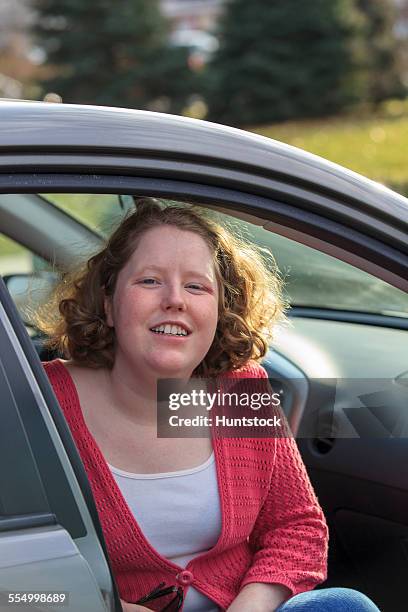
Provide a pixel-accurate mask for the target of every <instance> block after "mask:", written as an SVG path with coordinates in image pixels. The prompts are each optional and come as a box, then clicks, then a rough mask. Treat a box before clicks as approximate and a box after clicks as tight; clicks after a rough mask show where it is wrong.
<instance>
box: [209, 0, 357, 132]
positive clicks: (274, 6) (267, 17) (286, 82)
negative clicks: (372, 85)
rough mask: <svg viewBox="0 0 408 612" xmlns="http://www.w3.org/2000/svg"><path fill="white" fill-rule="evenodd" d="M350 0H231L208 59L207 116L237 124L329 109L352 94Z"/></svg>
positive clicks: (335, 109)
mask: <svg viewBox="0 0 408 612" xmlns="http://www.w3.org/2000/svg"><path fill="white" fill-rule="evenodd" d="M354 18H355V14H354V12H353V5H352V2H351V0H312V1H310V2H305V1H304V0H273V1H272V2H271V0H252V1H251V2H248V0H229V1H227V4H226V7H225V12H224V15H223V17H222V18H221V20H220V27H219V39H220V47H219V50H218V52H217V53H216V54H215V55H214V58H213V60H212V62H210V64H209V65H208V67H207V71H208V74H207V83H208V84H207V93H206V98H207V103H208V107H209V114H208V117H207V118H208V119H210V120H213V121H219V122H223V123H229V124H233V125H249V124H257V123H262V122H268V121H280V120H284V119H290V118H293V117H310V116H318V115H324V114H330V113H334V112H336V111H338V110H339V109H341V108H343V107H344V106H345V105H347V104H348V103H349V102H351V101H352V100H353V96H354V95H356V94H355V91H354V90H355V83H354V82H353V78H352V74H353V57H352V52H351V49H350V44H349V43H350V39H351V37H352V36H353V34H354V31H355V29H356V27H357V26H353V25H352V21H353V19H354Z"/></svg>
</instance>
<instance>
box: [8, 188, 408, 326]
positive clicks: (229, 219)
mask: <svg viewBox="0 0 408 612" xmlns="http://www.w3.org/2000/svg"><path fill="white" fill-rule="evenodd" d="M41 198H42V199H45V200H46V201H47V202H50V203H52V205H53V206H57V207H58V208H60V209H62V210H63V211H64V212H65V213H67V214H68V215H70V216H72V217H74V218H76V219H80V220H81V223H83V224H84V226H86V227H88V228H91V229H92V230H94V231H95V232H96V233H97V234H99V235H100V236H101V237H107V236H109V235H110V234H111V232H112V231H113V229H114V228H115V226H116V225H117V224H118V223H119V222H120V220H121V219H122V218H123V216H124V215H125V214H127V213H128V212H129V211H131V210H132V208H133V207H134V200H133V197H132V196H128V195H123V196H118V195H115V194H102V195H100V194H45V195H44V194H41ZM162 202H163V203H164V204H166V203H170V200H166V201H164V200H162ZM33 212H34V211H33ZM208 213H209V214H210V215H211V216H212V217H213V218H215V219H216V220H218V221H219V222H220V223H222V224H223V225H226V226H227V227H228V228H229V229H230V230H231V231H233V232H234V233H236V234H238V235H239V236H241V237H243V238H244V239H245V240H250V241H253V242H255V243H256V244H257V245H258V246H260V247H261V248H263V249H264V254H265V257H266V258H268V259H269V261H270V262H271V265H273V261H276V264H277V266H278V269H279V270H280V273H281V275H282V277H283V279H284V281H285V286H286V294H287V297H288V300H289V302H290V305H291V306H297V307H307V308H316V309H336V310H343V311H352V312H362V313H372V314H381V315H387V316H390V317H392V316H396V317H408V295H407V294H406V293H405V292H403V291H401V290H399V289H397V288H395V287H393V286H391V285H389V284H387V283H386V282H384V281H382V280H380V279H378V278H376V277H374V276H372V275H370V274H368V273H367V272H364V271H362V270H359V269H357V268H355V267H353V266H351V265H349V264H347V263H344V262H342V261H340V260H338V259H335V258H334V257H330V256H329V255H327V254H325V253H321V252H319V251H317V250H315V249H312V248H310V247H308V246H305V245H303V244H300V243H297V242H295V241H293V240H290V239H288V238H286V237H283V236H280V235H278V234H276V233H273V232H270V231H268V230H266V229H264V228H263V227H262V226H260V225H255V224H253V223H250V222H247V221H244V220H242V219H239V218H237V217H235V216H232V215H229V214H225V213H220V212H218V211H217V212H216V211H214V210H213V209H211V210H208ZM61 240H62V241H63V236H61ZM66 247H67V250H68V253H69V251H70V249H71V250H72V259H73V260H74V257H75V256H77V255H78V244H77V245H70V244H67V245H66ZM50 269H52V267H50V265H49V264H47V262H46V261H45V260H43V259H41V258H38V257H37V256H35V255H33V254H32V253H30V251H29V250H27V249H23V248H22V247H21V246H20V245H18V244H17V243H16V242H13V241H11V240H9V239H6V238H4V237H3V238H2V240H1V241H0V272H1V273H2V274H13V273H18V272H20V271H24V272H28V271H33V272H37V273H38V272H39V271H46V270H50Z"/></svg>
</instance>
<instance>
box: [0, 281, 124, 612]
mask: <svg viewBox="0 0 408 612" xmlns="http://www.w3.org/2000/svg"><path fill="white" fill-rule="evenodd" d="M0 335H1V340H2V341H1V343H0V357H1V359H0V363H1V368H0V382H2V391H3V394H2V400H3V401H2V405H1V410H2V421H3V422H4V423H6V424H7V426H6V427H5V428H4V429H2V432H1V435H2V436H3V444H2V447H1V448H2V451H1V452H2V459H6V461H5V462H4V461H2V463H1V481H2V485H3V486H2V489H1V495H0V499H1V507H0V512H1V514H0V535H1V539H0V546H1V545H2V544H3V551H1V550H0V558H2V559H6V561H4V562H3V568H2V569H1V570H0V585H1V587H2V588H3V589H6V591H7V589H9V588H10V584H11V582H10V580H9V578H10V572H11V573H12V574H13V575H15V577H16V579H15V581H14V584H15V585H16V587H15V588H16V589H18V590H20V591H21V590H23V586H22V583H21V584H20V586H19V583H18V581H19V577H21V579H23V577H24V566H25V564H26V561H25V559H26V557H25V556H24V552H23V551H24V549H25V547H26V546H27V545H28V543H29V542H32V541H33V539H34V540H35V538H36V539H37V540H38V541H39V542H40V541H41V538H43V539H44V538H45V537H46V535H47V536H48V542H49V543H50V545H49V546H48V548H47V547H43V549H42V552H39V554H40V555H42V554H43V553H44V556H43V557H40V559H39V560H38V564H39V566H38V567H36V566H37V563H36V562H33V563H32V564H31V565H32V567H31V566H30V576H31V577H32V580H33V584H31V583H30V585H29V586H27V589H32V588H34V583H35V576H37V589H36V590H37V591H38V590H41V588H42V587H41V585H42V584H43V582H41V581H40V580H39V576H40V573H39V572H40V571H42V566H43V565H44V568H45V566H46V565H47V564H48V563H49V561H47V554H48V553H49V554H50V555H51V556H50V559H51V560H52V559H54V558H55V556H56V552H57V556H58V552H61V562H60V561H58V562H56V561H55V559H54V561H52V562H51V561H50V565H52V566H53V571H52V572H51V571H50V572H48V573H46V574H45V575H46V576H47V580H45V582H46V586H48V587H49V590H55V591H57V590H58V589H61V586H60V585H63V584H67V585H68V584H69V585H71V584H72V587H74V586H75V582H76V580H77V578H75V576H78V577H81V580H80V581H79V582H78V584H79V585H80V587H81V588H80V589H79V591H77V593H81V594H82V595H81V596H84V595H85V599H84V600H82V601H83V604H84V605H85V609H88V608H87V607H86V606H88V604H89V606H91V608H92V610H100V611H102V610H115V609H116V610H120V603H119V600H118V596H117V591H116V590H115V584H114V581H113V578H112V574H111V570H110V566H109V561H108V560H107V558H106V556H105V552H104V550H103V547H104V541H103V536H102V537H101V539H99V537H100V536H99V537H98V536H97V532H95V528H94V524H93V521H92V519H91V515H90V514H89V511H88V509H87V506H86V504H85V501H84V498H83V495H82V492H81V489H80V487H79V485H78V481H77V479H76V475H75V472H74V471H73V465H75V464H76V469H77V473H81V477H82V479H83V482H82V485H83V486H84V482H86V483H87V479H86V475H85V472H84V469H83V466H82V463H81V462H80V459H79V457H78V453H77V450H76V447H75V445H74V443H73V441H72V437H71V434H70V432H69V430H68V427H67V425H66V423H65V419H64V417H63V416H62V414H61V412H60V409H59V407H58V405H57V402H56V399H55V397H54V395H53V392H52V390H51V388H50V386H49V383H48V380H47V378H46V376H45V373H44V371H43V369H42V366H41V364H40V362H39V360H38V357H37V355H36V352H35V349H34V347H33V345H32V343H31V341H30V339H29V337H28V336H27V333H26V331H25V329H24V326H23V325H22V323H21V321H20V319H19V317H18V315H17V313H16V311H15V307H14V304H13V303H12V301H11V299H10V297H9V296H8V294H7V290H6V288H5V286H4V283H3V282H2V281H1V280H0ZM20 339H21V341H22V342H21V343H20ZM25 349H26V352H25ZM27 353H28V354H27ZM32 365H33V366H34V368H33V369H32V367H31V366H32ZM33 370H34V371H33ZM35 370H36V371H37V373H38V374H39V379H40V384H39V383H38V381H37V380H36V377H35V375H34V374H35ZM2 378H3V380H2ZM43 390H45V392H46V393H45V394H43ZM47 400H48V401H47ZM49 406H53V409H54V417H56V418H55V420H54V419H53V418H52V417H51V414H50V411H49ZM56 422H57V423H58V428H57V427H56ZM60 432H62V433H63V436H64V437H65V440H64V445H63V444H62V441H61V436H60ZM5 437H6V438H7V439H6V440H5ZM22 451H24V452H22ZM67 452H68V453H69V455H70V456H71V457H70V458H71V462H70V460H69V459H68V455H67ZM7 459H8V460H7ZM15 465H17V466H19V467H20V478H19V479H18V480H17V481H16V479H15V477H14V474H15V473H14V469H13V470H11V469H10V466H15ZM30 481H33V482H34V483H35V486H34V487H33V485H32V484H31V483H30ZM26 482H27V486H25V483H26ZM87 486H88V496H89V495H90V498H91V499H92V503H93V498H92V494H89V484H88V485H87ZM33 489H34V490H33ZM85 490H86V487H85ZM95 512H96V511H95ZM94 520H95V517H94ZM96 521H98V519H97V516H96ZM97 524H98V526H99V529H100V525H99V523H97ZM34 536H35V537H34ZM10 538H11V540H10ZM10 543H13V544H14V545H15V548H16V551H18V550H20V551H21V557H20V562H21V568H20V567H19V566H18V565H16V563H14V564H13V563H11V564H10V563H8V562H7V556H5V555H3V552H4V553H6V552H7V551H8V550H9V548H8V547H10ZM59 545H61V551H58V549H57V551H56V549H55V546H59ZM67 550H69V551H70V552H69V554H68V553H67V554H66V551H67ZM90 568H92V570H91V569H90ZM20 570H21V571H20ZM68 570H69V571H70V572H71V574H67V571H68ZM52 576H53V577H54V579H55V585H54V586H55V588H53V589H51V582H49V581H48V578H49V579H51V577H52ZM71 579H72V582H71ZM27 580H28V578H27ZM28 582H29V580H28ZM24 584H25V583H24ZM81 585H82V586H81ZM27 589H26V590H27ZM3 594H4V593H3ZM78 601H79V600H78ZM98 602H99V603H98ZM91 608H90V609H91ZM77 609H80V607H78V608H77Z"/></svg>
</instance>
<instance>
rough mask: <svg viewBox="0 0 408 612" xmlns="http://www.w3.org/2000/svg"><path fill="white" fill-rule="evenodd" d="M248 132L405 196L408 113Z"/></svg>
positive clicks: (407, 186) (290, 124)
mask: <svg viewBox="0 0 408 612" xmlns="http://www.w3.org/2000/svg"><path fill="white" fill-rule="evenodd" d="M251 131H253V132H256V133H257V134H262V135H263V136H268V137H269V138H274V139H275V140H279V141H281V142H285V143H287V144H291V145H294V146H295V147H299V148H301V149H304V150H306V151H309V152H310V153H315V154H316V155H320V156H321V157H325V158H326V159H329V160H330V161H333V162H336V163H338V164H341V165H342V166H345V167H346V168H350V169H351V170H354V171H355V172H359V173H360V174H363V175H365V176H367V177H369V178H371V179H373V180H375V181H378V182H380V183H384V184H386V185H389V186H390V187H392V188H393V189H395V190H396V191H399V192H400V193H403V194H404V195H407V196H408V157H407V147H408V114H407V115H405V116H402V117H395V118H393V117H382V118H381V117H378V118H373V117H371V118H367V117H348V116H346V117H334V118H331V119H320V120H313V121H291V122H287V123H281V124H276V125H268V126H262V127H257V128H254V129H251Z"/></svg>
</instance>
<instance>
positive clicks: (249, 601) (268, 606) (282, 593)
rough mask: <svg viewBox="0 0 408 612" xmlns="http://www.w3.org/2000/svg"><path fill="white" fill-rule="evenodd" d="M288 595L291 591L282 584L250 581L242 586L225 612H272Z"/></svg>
mask: <svg viewBox="0 0 408 612" xmlns="http://www.w3.org/2000/svg"><path fill="white" fill-rule="evenodd" d="M290 595H291V591H290V590H289V589H288V588H286V587H285V586H284V585H283V584H267V583H260V582H252V583H250V584H247V585H246V586H244V588H243V589H242V591H241V592H240V593H239V594H238V595H237V596H236V598H235V599H234V601H233V602H232V604H231V605H230V607H229V608H228V610H227V612H242V611H243V610H251V612H274V611H275V610H276V608H278V607H279V606H280V604H281V603H283V602H284V601H286V600H287V599H288V598H289V597H290Z"/></svg>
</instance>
